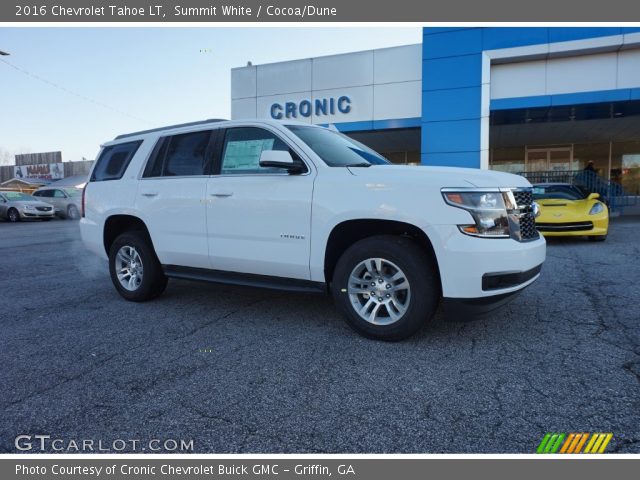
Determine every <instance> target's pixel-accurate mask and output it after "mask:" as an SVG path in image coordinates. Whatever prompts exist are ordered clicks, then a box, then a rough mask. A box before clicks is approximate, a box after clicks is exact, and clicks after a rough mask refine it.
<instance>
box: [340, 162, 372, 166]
mask: <svg viewBox="0 0 640 480" xmlns="http://www.w3.org/2000/svg"><path fill="white" fill-rule="evenodd" d="M370 166H371V164H370V163H369V162H360V163H350V164H349V165H345V167H370Z"/></svg>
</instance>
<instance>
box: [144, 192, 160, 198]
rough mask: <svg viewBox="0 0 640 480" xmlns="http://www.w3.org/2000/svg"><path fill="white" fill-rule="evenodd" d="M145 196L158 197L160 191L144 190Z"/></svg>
mask: <svg viewBox="0 0 640 480" xmlns="http://www.w3.org/2000/svg"><path fill="white" fill-rule="evenodd" d="M142 196H143V197H157V196H158V192H144V193H143V194H142Z"/></svg>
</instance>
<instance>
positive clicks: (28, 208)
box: [22, 205, 35, 210]
mask: <svg viewBox="0 0 640 480" xmlns="http://www.w3.org/2000/svg"><path fill="white" fill-rule="evenodd" d="M22 208H23V209H25V210H35V207H34V206H33V205H23V206H22Z"/></svg>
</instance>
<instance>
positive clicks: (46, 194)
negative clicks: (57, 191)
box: [33, 190, 53, 197]
mask: <svg viewBox="0 0 640 480" xmlns="http://www.w3.org/2000/svg"><path fill="white" fill-rule="evenodd" d="M33 194H34V195H36V196H38V197H53V190H40V191H39V192H33Z"/></svg>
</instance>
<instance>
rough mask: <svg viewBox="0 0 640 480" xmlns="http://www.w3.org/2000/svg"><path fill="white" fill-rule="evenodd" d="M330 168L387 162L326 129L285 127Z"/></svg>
mask: <svg viewBox="0 0 640 480" xmlns="http://www.w3.org/2000/svg"><path fill="white" fill-rule="evenodd" d="M287 128H288V129H289V130H291V131H292V132H293V133H295V134H296V135H297V136H298V137H300V139H301V140H302V141H303V142H304V143H306V144H307V145H309V147H310V148H311V150H313V151H314V152H315V153H316V154H317V155H318V156H319V157H320V158H321V159H322V160H323V161H324V163H326V164H327V165H329V166H330V167H370V166H371V165H387V164H389V163H390V162H389V160H387V159H386V158H384V157H383V156H382V155H380V154H379V153H377V152H375V151H373V150H371V149H370V148H369V147H367V146H365V145H363V144H361V143H360V142H356V141H355V140H353V139H351V138H349V137H347V136H346V135H343V134H342V133H338V132H334V131H333V130H328V129H326V128H320V127H305V126H300V125H287Z"/></svg>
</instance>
